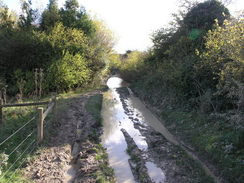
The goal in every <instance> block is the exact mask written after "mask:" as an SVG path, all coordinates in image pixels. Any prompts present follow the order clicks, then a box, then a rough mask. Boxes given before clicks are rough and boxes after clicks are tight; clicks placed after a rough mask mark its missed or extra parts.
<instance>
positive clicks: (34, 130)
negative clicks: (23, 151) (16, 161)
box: [8, 129, 36, 156]
mask: <svg viewBox="0 0 244 183" xmlns="http://www.w3.org/2000/svg"><path fill="white" fill-rule="evenodd" d="M35 131H36V129H34V130H33V131H32V132H31V133H30V134H29V135H27V137H26V138H25V139H24V140H23V141H22V142H21V143H20V144H19V145H18V146H16V147H15V148H14V150H13V151H12V152H11V153H9V154H8V156H11V155H12V154H13V153H14V152H15V151H16V150H17V149H18V148H19V147H20V146H21V145H22V144H23V143H24V142H25V141H26V140H27V139H28V138H29V137H30V136H31V135H32V134H33V133H34V132H35Z"/></svg>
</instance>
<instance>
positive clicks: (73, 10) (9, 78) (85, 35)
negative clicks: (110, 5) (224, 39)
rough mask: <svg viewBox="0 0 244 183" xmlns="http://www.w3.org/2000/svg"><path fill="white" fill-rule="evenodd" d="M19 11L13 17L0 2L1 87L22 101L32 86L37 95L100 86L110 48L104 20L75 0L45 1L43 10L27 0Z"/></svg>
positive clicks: (31, 94) (29, 94) (111, 40)
mask: <svg viewBox="0 0 244 183" xmlns="http://www.w3.org/2000/svg"><path fill="white" fill-rule="evenodd" d="M21 7H22V12H21V14H20V15H19V16H17V14H16V13H14V12H11V11H10V10H9V9H8V7H7V6H6V5H4V4H3V3H0V45H1V46H0V58H1V59H0V70H1V72H0V87H1V88H0V89H2V88H4V87H5V88H6V90H7V95H8V96H16V95H18V96H19V97H23V96H33V95H34V94H35V89H36V83H37V82H38V86H39V85H40V83H41V84H42V93H48V92H51V91H52V92H53V91H57V92H60V91H61V92H62V91H68V90H70V89H74V88H78V87H83V88H85V87H86V86H88V85H89V86H91V85H92V84H94V85H95V84H97V83H99V78H101V75H103V74H104V72H105V71H104V69H105V65H106V64H105V63H106V61H107V60H108V57H109V53H110V52H111V51H112V47H113V36H112V33H111V32H110V31H109V30H108V29H107V27H106V26H105V24H104V23H103V22H101V21H100V20H96V19H94V18H92V17H91V16H90V15H89V14H87V13H86V10H85V8H84V7H80V6H79V4H78V1H77V0H67V1H65V4H64V6H63V7H61V8H59V7H58V2H57V0H50V1H49V4H48V5H47V7H46V8H45V10H44V11H43V12H41V10H39V9H33V7H32V2H31V0H28V1H22V5H21ZM36 70H37V72H36V73H37V74H39V75H40V73H41V76H42V77H41V79H37V78H39V77H35V71H36ZM19 97H18V98H19Z"/></svg>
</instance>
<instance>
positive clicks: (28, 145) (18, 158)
mask: <svg viewBox="0 0 244 183" xmlns="http://www.w3.org/2000/svg"><path fill="white" fill-rule="evenodd" d="M35 141H36V139H34V140H33V141H32V142H31V143H30V144H29V145H28V147H27V148H26V149H25V150H24V151H23V152H22V153H21V155H20V156H19V157H18V158H17V159H16V160H15V161H14V162H13V164H12V165H11V166H10V167H9V168H8V170H7V171H6V172H4V174H3V175H2V176H1V177H0V179H2V178H3V177H4V176H5V175H6V174H7V173H8V172H9V171H10V170H11V168H13V166H14V165H15V164H16V163H17V162H18V160H19V159H20V158H21V157H22V156H23V155H24V154H25V152H26V151H27V150H28V149H29V148H30V146H31V145H32V144H33V143H34V142H35Z"/></svg>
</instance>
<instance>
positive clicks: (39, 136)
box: [37, 107, 43, 143]
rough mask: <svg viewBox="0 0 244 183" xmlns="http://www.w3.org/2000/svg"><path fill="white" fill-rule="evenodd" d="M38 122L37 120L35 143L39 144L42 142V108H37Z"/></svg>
mask: <svg viewBox="0 0 244 183" xmlns="http://www.w3.org/2000/svg"><path fill="white" fill-rule="evenodd" d="M37 111H38V120H37V142H38V143H41V142H42V140H43V108H42V107H38V108H37Z"/></svg>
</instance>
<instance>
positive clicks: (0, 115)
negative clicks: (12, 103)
mask: <svg viewBox="0 0 244 183" xmlns="http://www.w3.org/2000/svg"><path fill="white" fill-rule="evenodd" d="M0 105H3V99H1V98H0ZM3 123H4V121H3V107H0V125H2V124H3Z"/></svg>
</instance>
